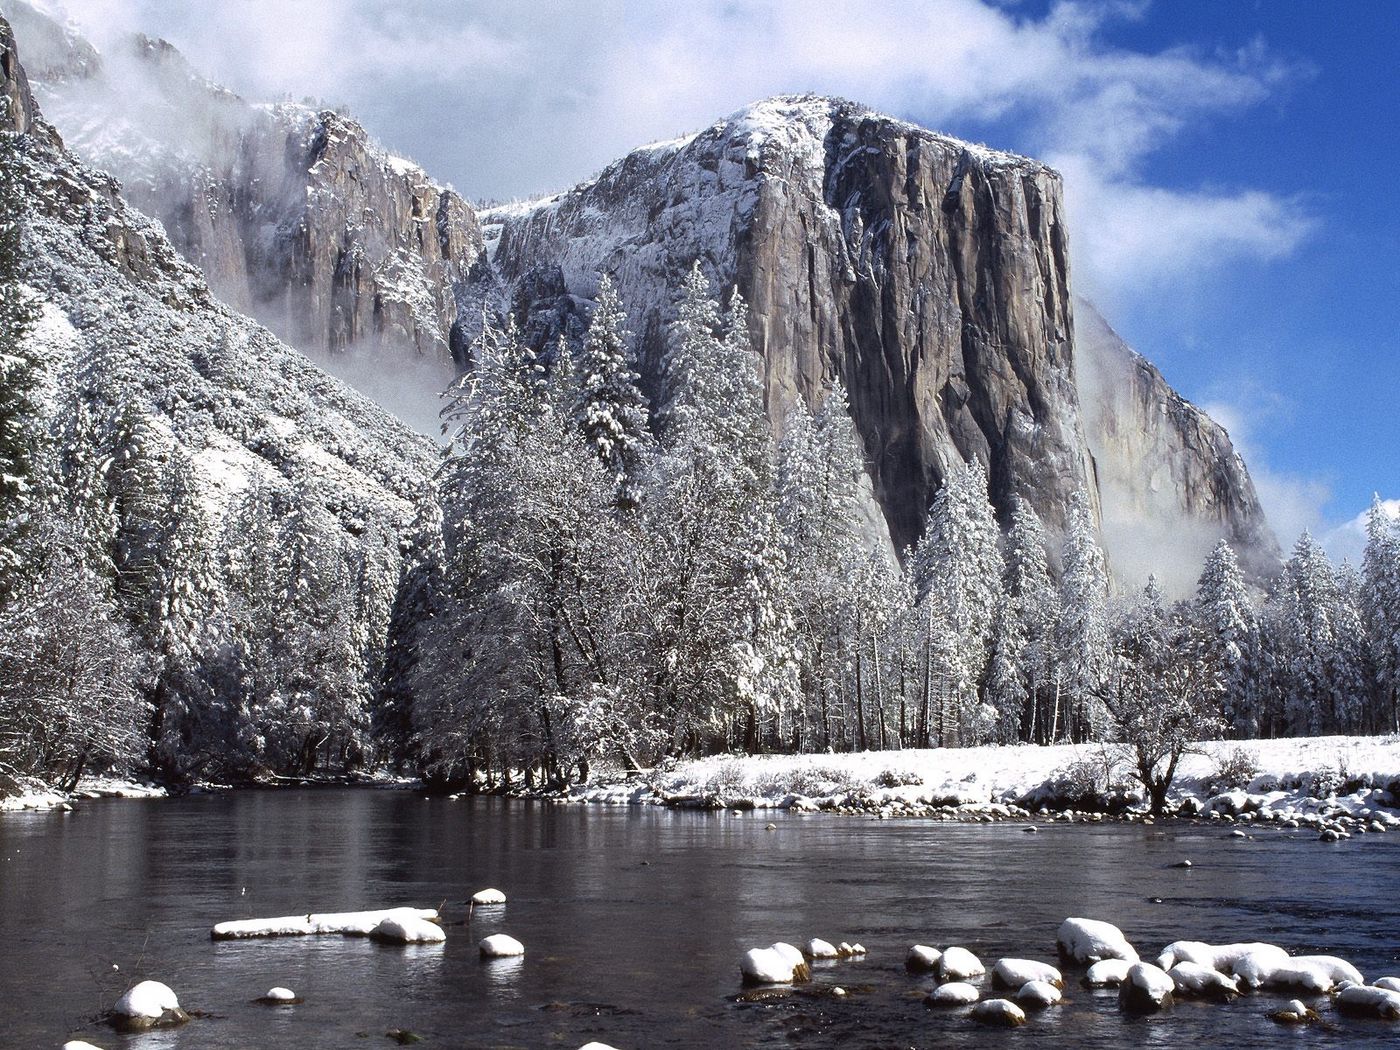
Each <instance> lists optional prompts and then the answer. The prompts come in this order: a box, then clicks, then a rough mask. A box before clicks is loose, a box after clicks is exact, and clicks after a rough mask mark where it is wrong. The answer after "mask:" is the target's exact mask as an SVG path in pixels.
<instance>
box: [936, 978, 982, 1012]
mask: <svg viewBox="0 0 1400 1050" xmlns="http://www.w3.org/2000/svg"><path fill="white" fill-rule="evenodd" d="M980 998H982V993H981V992H979V991H978V990H977V989H976V988H974V987H973V986H972V985H970V984H966V983H965V982H963V981H950V982H948V983H947V984H940V985H939V986H938V987H937V988H935V989H934V990H933V991H931V992H930V993H929V994H928V995H927V996H925V998H924V1002H926V1003H928V1005H930V1006H968V1005H970V1004H972V1003H975V1002H976V1001H977V1000H978V999H980Z"/></svg>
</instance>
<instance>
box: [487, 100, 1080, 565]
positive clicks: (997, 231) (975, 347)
mask: <svg viewBox="0 0 1400 1050" xmlns="http://www.w3.org/2000/svg"><path fill="white" fill-rule="evenodd" d="M483 222H484V225H485V227H486V236H487V243H488V246H489V248H490V250H491V256H492V260H493V264H494V268H495V272H496V274H497V275H498V276H499V277H500V279H501V280H502V281H503V282H504V283H505V285H506V287H507V288H508V289H510V293H511V298H512V300H513V305H514V306H515V308H516V309H517V311H518V312H521V313H523V314H526V315H527V316H529V315H538V314H540V313H541V312H548V311H553V312H554V313H555V314H556V315H563V314H566V313H567V311H568V309H569V304H570V303H571V301H572V299H571V296H582V297H588V296H590V295H591V294H592V293H593V290H594V289H595V287H596V281H597V276H598V274H599V273H600V272H602V271H604V270H606V271H609V272H611V273H613V274H614V276H615V278H616V280H617V282H618V285H619V288H620V289H621V293H622V296H623V299H624V302H625V303H626V305H627V306H628V308H629V310H630V312H631V315H632V326H633V329H634V330H635V331H636V332H637V333H638V339H639V347H638V348H639V353H640V357H641V362H642V365H643V371H644V372H645V373H647V374H648V375H650V376H651V377H652V379H653V380H654V379H655V376H656V372H657V368H658V365H659V361H660V358H661V355H662V352H663V343H664V330H665V324H666V322H667V320H668V318H669V317H670V314H671V309H672V305H671V297H672V295H673V294H674V290H675V289H676V287H677V286H678V283H679V279H680V276H681V274H682V273H683V272H684V271H685V270H686V269H687V268H688V267H689V266H690V265H691V263H692V261H694V260H696V259H699V260H700V261H701V264H702V266H703V267H704V268H705V270H706V272H707V273H708V275H709V276H710V277H711V279H712V280H713V281H714V282H715V284H716V285H717V286H718V287H722V288H725V289H727V288H729V287H731V286H734V287H737V288H738V290H739V292H740V293H741V294H742V295H743V296H744V297H745V298H746V299H747V300H748V303H749V305H750V307H751V309H752V322H753V335H754V338H755V342H756V345H757V347H758V348H759V350H760V351H761V352H762V354H763V358H764V362H765V369H766V380H767V390H768V396H769V400H770V410H771V411H772V412H773V414H774V416H775V418H776V419H778V420H779V422H780V421H781V415H782V410H783V406H784V405H787V404H791V403H792V401H793V399H795V398H798V397H802V398H806V399H808V400H809V401H810V400H812V399H813V398H814V397H818V396H820V391H821V390H822V388H823V387H824V385H825V384H826V383H827V382H829V381H830V380H831V379H833V378H839V379H840V380H841V381H842V382H843V383H845V385H846V387H847V389H848V390H849V393H850V398H851V406H852V413H853V415H854V417H855V420H856V424H857V427H858V429H859V431H860V434H861V438H862V440H863V441H864V443H865V448H866V452H867V456H868V459H869V463H870V468H871V475H872V479H873V481H874V485H875V491H876V494H877V497H878V499H879V501H880V503H881V505H882V507H883V508H884V511H885V516H886V519H887V521H888V524H889V528H890V533H891V536H892V538H893V540H894V541H895V543H896V545H901V546H902V545H904V544H906V543H910V542H912V541H913V540H914V539H915V538H916V537H917V536H918V534H919V533H920V531H921V530H922V527H923V520H924V514H925V512H926V510H927V508H928V504H929V501H930V499H931V497H932V494H933V492H934V491H935V490H936V489H937V487H938V485H939V483H940V481H941V479H942V476H943V474H944V472H945V470H946V469H947V466H948V464H950V463H952V462H957V461H962V460H965V459H967V458H969V457H973V456H976V457H977V458H979V459H981V460H982V461H983V462H984V463H986V464H987V465H988V467H989V473H990V477H991V485H992V492H993V496H994V499H995V501H996V503H997V504H998V505H999V506H1000V507H1003V508H1004V507H1006V506H1007V505H1008V503H1009V500H1010V498H1011V497H1012V495H1014V494H1020V495H1023V496H1026V497H1027V498H1030V499H1031V500H1032V501H1033V502H1034V503H1035V505H1036V506H1037V507H1038V508H1039V510H1040V511H1041V513H1042V514H1044V515H1045V517H1046V518H1047V520H1048V521H1049V522H1050V524H1051V525H1052V526H1054V525H1057V524H1059V523H1061V522H1062V521H1063V520H1064V514H1065V509H1066V506H1067V503H1068V500H1069V497H1070V495H1071V494H1072V493H1073V492H1074V491H1076V490H1078V489H1088V490H1089V491H1091V492H1092V491H1093V483H1092V464H1091V461H1090V458H1089V455H1088V453H1087V451H1086V448H1085V442H1084V438H1083V430H1082V426H1081V423H1080V419H1079V406H1078V400H1077V397H1076V392H1075V385H1074V370H1073V358H1072V331H1073V318H1072V313H1071V303H1070V296H1069V273H1068V259H1067V256H1066V237H1065V230H1064V221H1063V212H1062V206H1061V202H1060V186H1059V176H1058V175H1057V174H1056V173H1055V172H1053V171H1052V170H1050V169H1049V168H1047V167H1045V166H1044V165H1041V164H1037V163H1035V162H1034V161H1030V160H1026V159H1024V158H1021V157H1013V156H1010V155H1008V154H1003V153H995V152H993V151H991V150H987V149H984V148H981V147H978V146H973V145H969V144H967V143H963V142H959V141H956V140H954V139H950V138H946V137H944V136H940V135H935V134H932V133H931V132H928V131H925V130H923V129H921V128H917V127H914V126H913V125H909V124H904V123H901V122H899V121H895V120H891V119H889V118H886V117H882V116H879V115H877V114H874V113H871V112H869V111H867V110H864V109H862V108H860V107H858V106H855V105H852V104H850V103H846V102H841V101H836V100H832V99H826V98H815V97H790V98H777V99H772V100H769V101H767V102H764V103H760V104H758V105H756V106H754V107H751V108H749V109H746V110H744V111H743V112H741V113H739V114H736V115H735V116H733V117H731V118H729V119H727V120H723V121H720V122H719V123H717V124H715V125H714V126H712V127H710V128H708V129H706V130H705V131H703V132H701V133H700V134H698V135H695V136H692V137H689V138H686V139H682V140H678V141H675V142H671V143H665V144H660V145H657V146H652V147H648V148H645V149H642V150H638V151H636V152H635V153H633V154H631V155H629V156H628V157H626V158H624V159H623V160H621V161H619V162H618V163H616V164H614V165H613V166H611V167H610V168H608V169H607V170H605V171H604V172H603V173H602V174H601V175H600V176H599V177H598V178H597V179H595V180H593V181H591V182H589V183H586V184H584V185H582V186H579V187H577V188H575V189H573V190H571V191H569V192H568V193H565V194H562V195H560V196H558V197H554V198H550V199H548V200H545V201H541V202H538V203H537V204H535V205H534V206H529V207H516V208H511V209H501V210H497V211H494V212H489V213H486V214H485V215H483ZM536 326H537V327H538V322H537V325H536Z"/></svg>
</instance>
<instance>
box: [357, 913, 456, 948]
mask: <svg viewBox="0 0 1400 1050" xmlns="http://www.w3.org/2000/svg"><path fill="white" fill-rule="evenodd" d="M369 935H370V938H371V939H373V940H376V941H382V942H384V943H385V944H441V943H442V942H443V941H445V940H447V933H446V932H445V931H444V930H443V928H442V927H441V926H439V925H438V924H437V923H435V922H429V921H428V920H427V919H420V918H418V916H416V915H412V914H407V913H401V914H398V915H386V916H385V917H384V918H382V919H380V920H379V923H378V925H376V926H375V927H374V929H372V930H370V931H369Z"/></svg>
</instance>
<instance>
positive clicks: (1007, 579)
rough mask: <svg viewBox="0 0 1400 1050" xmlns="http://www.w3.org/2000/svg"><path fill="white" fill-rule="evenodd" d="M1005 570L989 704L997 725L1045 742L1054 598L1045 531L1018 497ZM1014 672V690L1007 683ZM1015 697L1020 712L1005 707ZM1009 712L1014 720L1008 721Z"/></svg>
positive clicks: (1055, 610) (1055, 614) (1056, 605)
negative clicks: (996, 682) (998, 656)
mask: <svg viewBox="0 0 1400 1050" xmlns="http://www.w3.org/2000/svg"><path fill="white" fill-rule="evenodd" d="M1005 561H1006V571H1005V573H1004V576H1003V585H1002V586H1003V590H1004V591H1005V594H1006V598H1005V602H1004V605H1005V608H1006V622H1005V624H1004V627H1003V632H1004V634H1005V636H1006V637H1005V641H1004V642H1003V643H1002V648H1003V649H1004V652H1003V653H1002V659H1003V660H1004V661H1005V662H1004V664H1003V667H1002V669H1001V671H1000V675H999V677H1000V678H1001V680H1002V684H1001V685H1000V686H999V687H998V689H997V696H998V697H999V698H1000V699H999V700H993V701H992V702H993V705H994V706H997V707H998V709H999V710H1000V711H1001V715H1002V721H1003V724H1015V725H1017V726H1018V727H1019V734H1020V738H1021V739H1023V740H1026V741H1031V742H1035V743H1042V744H1044V743H1048V742H1049V741H1050V737H1051V726H1050V721H1051V714H1052V711H1053V707H1054V705H1053V697H1052V696H1050V695H1047V694H1048V693H1050V692H1051V691H1052V690H1053V684H1052V681H1051V667H1052V665H1053V662H1054V661H1053V657H1054V650H1055V627H1056V621H1057V620H1058V619H1059V595H1058V593H1057V592H1056V590H1055V584H1054V581H1053V580H1052V579H1051V578H1050V565H1049V560H1048V557H1047V550H1046V541H1045V529H1044V526H1042V524H1041V522H1040V518H1039V516H1038V515H1037V514H1036V513H1035V510H1034V508H1032V507H1031V505H1030V504H1029V503H1027V502H1026V501H1025V500H1024V499H1022V498H1021V497H1019V496H1017V497H1016V498H1015V499H1014V500H1013V501H1012V504H1011V528H1010V529H1009V530H1008V531H1007V534H1006V542H1005ZM1013 673H1014V674H1015V675H1016V676H1017V677H1018V678H1019V679H1020V683H1019V686H1017V685H1014V684H1012V683H1011V682H1010V676H1011V675H1012V674H1013ZM1017 696H1021V697H1023V698H1024V700H1025V705H1026V706H1025V708H1024V710H1022V711H1020V712H1014V713H1013V712H1012V711H1010V710H1007V709H1006V708H1005V706H1004V705H1005V704H1006V703H1009V702H1011V701H1012V700H1014V698H1015V697H1017ZM1013 714H1014V720H1013Z"/></svg>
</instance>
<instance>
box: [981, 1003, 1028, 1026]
mask: <svg viewBox="0 0 1400 1050" xmlns="http://www.w3.org/2000/svg"><path fill="white" fill-rule="evenodd" d="M972 1019H973V1020H974V1021H976V1022H977V1023H978V1024H985V1025H991V1026H992V1027H994V1028H1015V1027H1017V1026H1018V1025H1023V1024H1025V1023H1026V1015H1025V1013H1024V1012H1023V1011H1022V1009H1021V1008H1020V1007H1019V1006H1017V1005H1016V1004H1015V1003H1013V1002H1012V1001H1011V1000H1010V999H988V1000H986V1001H985V1002H981V1003H978V1004H977V1005H976V1006H974V1007H973V1008H972Z"/></svg>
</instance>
